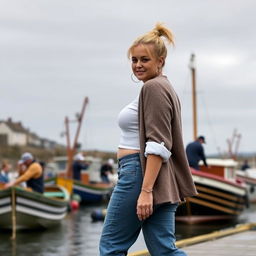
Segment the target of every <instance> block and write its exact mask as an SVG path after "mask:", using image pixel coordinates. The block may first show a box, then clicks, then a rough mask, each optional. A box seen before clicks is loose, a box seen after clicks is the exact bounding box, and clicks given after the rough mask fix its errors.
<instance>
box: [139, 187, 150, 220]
mask: <svg viewBox="0 0 256 256" xmlns="http://www.w3.org/2000/svg"><path fill="white" fill-rule="evenodd" d="M152 213H153V194H152V192H146V191H143V190H142V191H141V193H140V196H139V198H138V201H137V215H138V218H139V220H140V221H142V220H145V219H147V218H148V217H149V216H150V215H151V214H152Z"/></svg>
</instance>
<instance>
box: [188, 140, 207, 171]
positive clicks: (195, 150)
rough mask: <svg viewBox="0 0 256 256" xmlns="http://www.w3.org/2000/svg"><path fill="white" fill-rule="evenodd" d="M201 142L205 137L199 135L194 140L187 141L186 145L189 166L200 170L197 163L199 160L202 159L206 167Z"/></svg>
mask: <svg viewBox="0 0 256 256" xmlns="http://www.w3.org/2000/svg"><path fill="white" fill-rule="evenodd" d="M203 143H205V137H204V136H199V137H198V138H197V139H196V140H195V141H194V142H191V143H189V144H188V145H187V147H186V154H187V158H188V163H189V166H190V167H192V168H194V169H196V170H200V168H199V165H198V163H199V161H200V160H202V161H203V162H204V165H205V166H206V167H208V165H207V162H206V158H205V154H204V148H203V146H202V144H203Z"/></svg>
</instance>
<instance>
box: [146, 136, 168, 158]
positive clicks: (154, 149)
mask: <svg viewBox="0 0 256 256" xmlns="http://www.w3.org/2000/svg"><path fill="white" fill-rule="evenodd" d="M171 154H172V153H171V151H169V150H168V149H167V148H166V147H165V146H164V142H162V143H157V142H154V141H149V142H146V149H145V153H144V155H145V157H147V156H148V155H158V156H161V157H162V158H163V162H167V161H168V159H169V158H170V156H171Z"/></svg>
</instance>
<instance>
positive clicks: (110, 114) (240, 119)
mask: <svg viewBox="0 0 256 256" xmlns="http://www.w3.org/2000/svg"><path fill="white" fill-rule="evenodd" d="M0 3H1V4H0V109H1V112H0V119H7V118H8V117H12V118H13V120H14V121H22V123H23V124H24V125H25V126H26V127H28V128H30V130H32V131H34V132H36V133H37V134H38V135H39V136H41V137H46V138H49V139H53V140H56V141H59V142H62V143H65V138H61V137H60V133H61V132H62V131H64V117H65V116H69V117H70V118H73V117H74V114H75V113H76V112H79V111H80V110H81V107H82V102H83V99H84V97H85V96H88V97H89V105H88V107H87V109H86V112H85V117H84V122H83V126H82V131H81V135H80V142H81V143H82V144H83V148H84V149H86V150H88V149H98V150H109V151H115V150H116V148H117V146H118V142H119V134H120V132H119V128H118V126H117V122H116V120H117V115H118V113H119V111H120V110H121V109H122V107H124V106H125V105H126V104H127V103H129V102H130V101H131V100H133V99H134V98H135V97H136V96H137V94H138V93H139V90H140V88H141V84H136V83H133V82H132V81H131V79H130V75H131V69H130V63H129V60H128V59H127V57H126V52H127V49H128V48H129V46H130V45H131V43H132V42H133V40H134V39H135V38H136V37H137V36H139V35H141V34H144V33H145V32H147V31H149V30H151V29H152V28H153V26H154V25H155V23H156V22H158V21H160V22H164V23H165V24H166V25H167V26H168V27H169V28H170V29H172V31H173V33H174V35H175V40H176V46H175V48H169V55H168V59H167V61H166V66H165V70H164V73H165V74H166V75H167V76H168V78H169V79H170V81H171V82H172V84H173V86H174V88H175V89H176V91H177V93H178V95H179V97H180V100H181V103H182V115H183V134H184V143H185V144H187V143H188V142H189V141H191V140H192V113H191V105H192V103H191V76H190V71H189V68H188V64H189V59H190V55H191V53H192V52H193V53H195V54H196V66H197V87H198V132H199V134H203V135H205V136H206V139H207V144H206V145H205V151H206V153H208V154H209V153H214V152H217V151H218V148H219V149H220V150H221V151H225V150H227V143H226V139H227V138H231V136H232V133H233V130H234V129H237V131H238V133H241V134H242V139H241V142H240V147H239V150H240V151H246V152H250V151H253V152H255V151H256V143H255V123H256V119H255V117H256V99H255V98H256V86H255V84H256V73H255V70H256V33H255V25H256V15H255V10H256V2H255V1H254V0H243V1H242V0H218V1H216V0H204V1H203V0H193V1H191V0H183V1H178V0H176V1H172V0H127V1H120V0H72V1H69V0H15V1H13V0H0ZM73 127H74V128H75V126H74V125H73Z"/></svg>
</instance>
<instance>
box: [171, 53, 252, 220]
mask: <svg viewBox="0 0 256 256" xmlns="http://www.w3.org/2000/svg"><path fill="white" fill-rule="evenodd" d="M190 69H191V75H192V110H193V137H194V140H196V138H197V93H196V68H195V55H194V54H192V55H191V60H190ZM207 163H208V168H207V167H205V166H202V165H201V166H200V171H198V170H194V169H193V168H191V173H192V177H193V180H194V183H195V186H196V189H197V191H198V195H197V196H195V197H190V198H186V203H183V204H181V205H180V206H179V207H178V209H177V212H176V220H177V221H181V222H186V223H190V224H193V223H200V222H208V221H214V220H227V219H229V220H230V219H234V218H237V217H238V216H239V215H240V214H241V213H242V211H243V210H244V209H245V208H246V206H247V204H248V195H247V190H246V186H245V184H244V183H243V182H241V181H239V180H237V179H236V173H235V168H236V166H237V163H236V162H235V161H234V160H233V159H207Z"/></svg>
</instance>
